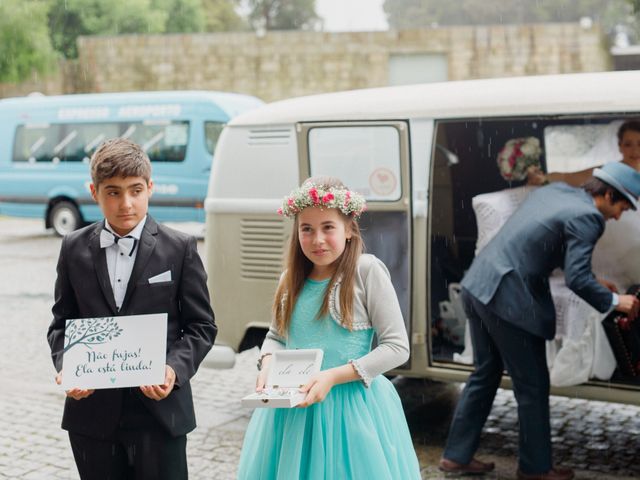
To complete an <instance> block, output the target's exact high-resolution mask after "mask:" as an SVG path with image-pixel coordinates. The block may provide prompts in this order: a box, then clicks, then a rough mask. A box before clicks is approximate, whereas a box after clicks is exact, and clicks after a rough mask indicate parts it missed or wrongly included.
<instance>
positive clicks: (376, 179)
mask: <svg viewBox="0 0 640 480" xmlns="http://www.w3.org/2000/svg"><path fill="white" fill-rule="evenodd" d="M309 163H310V169H311V175H317V174H324V173H326V172H333V174H334V175H335V176H337V177H338V178H340V179H341V180H342V181H343V182H344V183H345V184H347V185H349V186H350V187H351V188H353V189H354V190H356V191H358V192H360V193H361V194H362V195H364V197H365V198H366V199H367V200H374V201H383V202H384V201H387V202H391V201H396V200H399V199H400V196H401V195H402V187H401V184H400V135H399V132H398V130H397V129H396V128H395V127H392V126H384V125H372V126H357V127H350V126H345V127H315V128H311V129H310V130H309Z"/></svg>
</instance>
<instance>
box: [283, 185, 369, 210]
mask: <svg viewBox="0 0 640 480" xmlns="http://www.w3.org/2000/svg"><path fill="white" fill-rule="evenodd" d="M307 207H320V208H337V209H338V210H340V211H341V212H342V213H344V214H345V215H349V216H352V217H354V218H358V217H360V215H361V214H362V212H364V211H365V210H366V209H367V203H366V201H365V199H364V197H363V196H362V195H360V194H359V193H356V192H352V191H351V190H347V189H346V188H341V187H329V186H326V185H316V184H314V183H303V184H302V186H300V187H299V188H296V189H295V190H293V191H292V192H291V193H290V194H289V195H287V196H286V197H284V199H283V200H282V207H280V208H279V209H278V213H279V214H280V215H284V216H285V217H289V218H293V217H295V216H296V215H297V214H298V213H300V212H301V211H302V210H303V209H305V208H307Z"/></svg>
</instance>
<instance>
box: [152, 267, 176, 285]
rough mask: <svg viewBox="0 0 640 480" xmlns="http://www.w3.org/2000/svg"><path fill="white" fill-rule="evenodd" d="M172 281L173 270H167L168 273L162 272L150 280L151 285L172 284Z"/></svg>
mask: <svg viewBox="0 0 640 480" xmlns="http://www.w3.org/2000/svg"><path fill="white" fill-rule="evenodd" d="M170 281H171V270H167V271H166V272H162V273H160V274H158V275H156V276H155V277H151V278H150V279H149V283H160V282H170Z"/></svg>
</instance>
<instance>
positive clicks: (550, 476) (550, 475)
mask: <svg viewBox="0 0 640 480" xmlns="http://www.w3.org/2000/svg"><path fill="white" fill-rule="evenodd" d="M573 475H574V474H573V470H571V469H570V468H559V467H554V468H552V469H551V470H549V471H548V472H547V473H523V472H521V471H520V470H518V480H571V479H572V478H573Z"/></svg>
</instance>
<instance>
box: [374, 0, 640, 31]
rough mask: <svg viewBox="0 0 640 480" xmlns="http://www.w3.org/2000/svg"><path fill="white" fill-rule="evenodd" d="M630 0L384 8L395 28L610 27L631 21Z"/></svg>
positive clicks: (401, 3)
mask: <svg viewBox="0 0 640 480" xmlns="http://www.w3.org/2000/svg"><path fill="white" fill-rule="evenodd" d="M629 2H636V3H639V0H536V1H531V0H458V1H455V2H452V1H451V0H385V2H384V11H385V13H386V15H387V19H388V21H389V25H390V26H391V28H394V29H403V28H420V27H426V26H429V25H432V24H438V25H486V24H513V23H537V22H574V21H578V20H579V19H580V18H582V17H591V18H592V19H594V20H596V21H598V22H600V23H601V24H603V25H604V26H605V29H607V30H608V29H610V28H612V27H613V26H614V25H615V24H617V23H624V22H626V21H627V20H628V15H629V10H630V7H629Z"/></svg>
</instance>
